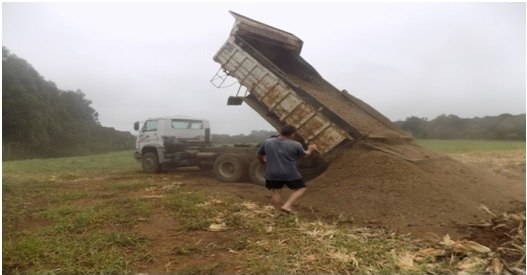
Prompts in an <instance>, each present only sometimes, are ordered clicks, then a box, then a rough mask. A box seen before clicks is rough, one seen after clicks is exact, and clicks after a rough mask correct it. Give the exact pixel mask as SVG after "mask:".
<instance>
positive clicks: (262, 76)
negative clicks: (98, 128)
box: [135, 11, 413, 184]
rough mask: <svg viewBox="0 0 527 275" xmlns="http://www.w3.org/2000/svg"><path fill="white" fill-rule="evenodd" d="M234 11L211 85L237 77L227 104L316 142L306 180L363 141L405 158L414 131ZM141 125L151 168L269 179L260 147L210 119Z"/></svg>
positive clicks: (288, 37) (297, 46)
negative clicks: (226, 133) (218, 129)
mask: <svg viewBox="0 0 527 275" xmlns="http://www.w3.org/2000/svg"><path fill="white" fill-rule="evenodd" d="M230 13H231V14H232V15H233V16H234V18H235V22H234V26H233V28H232V30H231V32H230V35H229V37H228V39H227V41H226V42H225V43H224V44H223V45H222V46H221V47H220V49H219V51H218V52H217V53H216V54H215V55H214V57H213V60H214V61H216V62H217V63H219V64H220V68H219V69H218V72H217V73H216V74H215V75H214V76H213V78H212V79H211V83H212V84H213V85H214V86H216V87H222V86H224V85H225V83H226V82H228V81H227V79H228V78H229V77H232V78H235V79H236V80H237V81H238V82H239V84H240V86H239V89H238V91H237V93H236V95H234V96H230V97H229V98H228V99H227V105H241V104H242V103H246V104H247V105H249V106H250V107H251V108H252V109H254V110H255V111H256V112H257V113H258V114H259V115H260V116H262V117H263V118H264V119H265V120H266V121H267V122H269V124H271V125H272V126H273V127H274V128H276V129H279V128H281V127H282V126H284V125H286V124H289V125H293V126H295V127H296V128H297V135H296V136H295V138H296V139H297V141H299V142H300V143H302V144H303V145H307V144H309V143H315V144H317V145H318V150H317V152H316V153H315V154H313V155H312V156H310V157H309V158H306V159H302V160H301V161H300V162H299V168H300V172H301V173H302V175H303V176H304V177H305V178H306V179H309V178H313V177H316V176H317V175H318V174H320V173H322V172H323V171H324V169H325V168H326V167H327V165H328V163H329V162H330V161H331V160H333V159H334V158H336V157H338V155H339V154H340V153H341V152H342V151H344V150H343V149H348V148H350V147H351V146H353V145H354V144H355V143H357V142H361V143H362V144H364V145H367V146H369V147H370V148H372V149H376V150H381V151H384V152H388V153H391V154H394V155H397V156H400V157H402V158H405V156H404V154H402V152H398V151H397V150H394V148H396V146H394V144H397V143H402V144H405V143H408V142H409V141H411V140H412V138H411V136H410V135H409V134H407V133H405V132H403V131H401V130H400V129H399V128H398V127H397V126H396V125H395V124H394V123H392V122H391V121H390V120H389V119H388V118H386V117H385V116H383V115H382V114H381V113H379V112H378V111H376V110H375V109H374V108H373V107H371V106H370V105H368V104H366V103H365V102H363V101H361V100H360V99H358V98H356V97H354V96H352V95H351V94H350V93H348V92H347V91H346V90H338V89H337V88H335V87H334V86H333V85H331V84H330V83H329V82H328V81H326V80H325V79H324V78H323V77H322V76H321V75H320V74H319V73H318V72H317V71H316V70H315V69H314V68H313V67H312V66H311V65H310V64H309V63H308V62H307V61H305V60H304V59H303V58H302V57H301V56H300V53H301V50H302V46H303V41H302V40H300V39H299V38H298V37H296V36H295V35H293V34H291V33H289V32H286V31H283V30H280V29H277V28H275V27H272V26H269V25H266V24H264V23H261V22H258V21H256V20H253V19H251V18H248V17H245V16H243V15H240V14H237V13H235V12H232V11H231V12H230ZM229 85H230V83H229ZM242 88H244V89H242ZM135 129H136V130H138V131H139V132H138V137H137V144H136V145H137V146H136V148H137V150H136V152H135V158H136V159H137V160H138V161H140V162H141V163H142V167H143V170H145V171H146V172H159V171H160V170H161V169H162V168H163V167H164V166H167V165H171V166H175V167H185V166H198V167H200V168H202V169H212V170H213V171H214V174H215V176H216V177H217V178H218V179H219V180H221V181H227V182H234V181H244V180H246V179H247V178H250V180H251V181H252V182H254V183H257V184H263V183H264V181H265V179H264V170H263V167H262V165H261V164H260V163H259V162H258V161H257V160H256V159H255V156H256V150H257V148H258V145H256V146H249V147H248V146H217V145H215V144H214V143H213V142H212V140H211V138H210V127H209V123H208V121H207V120H204V119H195V118H182V117H165V118H154V119H148V120H146V121H145V122H143V127H142V128H141V129H140V127H139V122H136V125H135ZM385 144H390V146H383V145H385ZM405 149H406V148H405ZM406 159H407V160H410V161H413V160H412V159H408V158H406Z"/></svg>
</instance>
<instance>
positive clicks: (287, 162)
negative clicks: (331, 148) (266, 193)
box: [258, 125, 317, 213]
mask: <svg viewBox="0 0 527 275" xmlns="http://www.w3.org/2000/svg"><path fill="white" fill-rule="evenodd" d="M295 133H296V128H295V127H294V126H291V125H285V126H284V127H282V128H281V129H280V136H278V137H274V138H269V139H266V140H265V141H264V142H263V144H262V145H261V146H260V148H259V150H258V160H260V162H261V163H262V165H264V166H265V186H266V187H267V188H268V189H270V190H272V192H273V193H272V197H271V202H272V204H273V206H274V207H275V208H276V210H277V211H283V212H286V213H291V211H292V210H293V209H292V207H293V205H294V204H295V202H296V201H297V200H298V199H299V198H300V197H301V196H302V195H303V194H304V192H305V191H306V185H305V183H304V180H303V179H302V175H300V172H299V171H298V168H297V160H299V159H300V158H302V157H304V156H309V155H311V154H312V153H313V151H314V150H317V145H316V144H311V145H309V146H308V149H307V150H304V148H303V147H302V144H300V142H298V141H295V140H293V139H292V138H293V135H294V134H295ZM284 185H286V186H287V187H288V188H289V189H291V190H293V193H291V195H290V196H289V198H288V199H287V201H286V202H285V203H284V204H283V205H281V196H282V188H283V187H284Z"/></svg>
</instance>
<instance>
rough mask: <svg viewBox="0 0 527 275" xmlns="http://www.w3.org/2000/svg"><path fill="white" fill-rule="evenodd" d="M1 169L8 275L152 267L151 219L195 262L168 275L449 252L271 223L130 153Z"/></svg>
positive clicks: (363, 231)
mask: <svg viewBox="0 0 527 275" xmlns="http://www.w3.org/2000/svg"><path fill="white" fill-rule="evenodd" d="M417 143H418V144H421V145H423V146H425V147H428V148H431V149H434V150H438V151H442V152H445V153H465V152H472V151H478V152H492V151H508V150H525V142H489V141H437V140H418V141H417ZM3 168H4V169H3V172H4V173H3V175H2V179H3V181H2V188H3V189H2V193H3V196H2V206H3V207H2V213H3V219H2V225H3V235H2V240H3V243H2V251H3V253H2V270H3V271H4V272H5V273H7V274H28V273H29V274H95V273H100V274H134V273H137V272H138V270H139V269H140V268H141V267H144V266H148V265H150V264H152V263H156V260H157V259H156V253H155V252H156V249H157V247H156V246H155V244H154V243H155V240H153V239H152V237H149V236H147V235H145V234H146V233H145V234H142V233H140V232H144V231H138V230H137V228H138V226H140V225H143V226H144V225H145V224H144V223H145V222H146V223H148V222H149V220H150V219H151V218H152V217H154V216H153V214H154V213H156V214H160V213H162V214H167V215H166V216H167V217H171V219H173V221H171V224H170V232H167V234H168V235H169V236H171V237H173V236H177V239H178V240H179V242H178V243H179V245H174V246H173V247H169V251H165V252H164V253H168V254H169V257H170V259H171V260H173V261H174V263H177V262H178V261H185V260H187V259H191V260H192V262H193V264H191V265H184V266H183V267H181V268H180V269H174V270H171V271H170V273H172V274H217V273H233V272H234V270H232V267H230V268H231V269H227V270H225V269H226V268H229V266H232V264H231V263H235V264H236V270H235V271H236V272H238V273H242V274H298V273H301V274H330V273H334V274H346V273H356V274H394V273H398V274H407V273H412V272H409V271H407V270H405V269H402V268H401V267H400V266H399V265H398V260H400V256H401V255H404V253H414V254H415V253H417V250H419V249H420V248H423V247H429V246H433V247H439V248H441V249H446V248H444V247H442V246H439V245H438V244H437V243H435V244H431V243H429V242H424V241H421V240H415V239H411V238H410V237H409V236H406V235H400V234H396V233H393V232H389V231H385V230H380V229H373V228H358V227H356V226H355V225H350V224H349V223H347V222H342V223H339V221H337V222H334V223H328V222H325V221H314V222H313V221H307V220H304V219H303V218H302V216H300V217H297V216H296V215H288V216H281V217H278V218H274V217H273V214H274V213H273V210H272V209H270V208H269V207H265V206H261V205H257V204H255V203H248V202H244V201H241V199H240V198H239V197H234V196H228V195H225V194H214V193H209V192H205V191H203V186H201V185H200V186H192V183H193V182H195V179H193V178H192V177H193V176H190V180H189V179H188V178H186V176H185V175H184V173H178V174H170V173H168V174H161V175H149V174H144V173H141V172H139V170H140V166H139V164H138V163H136V161H135V160H134V159H133V157H132V154H131V152H115V153H108V154H101V155H94V156H83V157H77V158H59V159H47V160H23V161H9V162H3ZM175 183H178V184H175ZM152 195H153V197H152ZM149 196H151V197H149ZM163 216H164V215H163ZM142 223H143V224H142ZM211 224H225V226H226V231H224V232H208V231H207V230H208V229H209V226H210V225H211ZM172 230H173V231H172ZM156 234H157V233H156ZM202 240H203V241H202ZM157 253H160V252H159V251H158V252H157ZM449 253H450V251H449ZM214 255H220V257H219V258H215V257H214ZM454 256H455V257H454ZM464 256H466V255H463V254H462V253H459V252H456V253H453V254H451V255H450V254H448V256H445V257H444V258H442V257H438V258H431V259H428V258H427V259H424V260H423V259H420V260H419V261H418V260H417V258H416V261H415V263H414V264H415V268H417V269H418V270H421V273H426V272H429V273H430V274H434V273H435V274H451V273H455V272H457V271H458V270H456V263H457V262H459V260H460V259H461V258H462V257H464ZM162 264H165V263H162Z"/></svg>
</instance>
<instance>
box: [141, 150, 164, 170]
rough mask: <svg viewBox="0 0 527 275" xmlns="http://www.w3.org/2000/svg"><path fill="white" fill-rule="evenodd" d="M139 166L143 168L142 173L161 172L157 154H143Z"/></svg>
mask: <svg viewBox="0 0 527 275" xmlns="http://www.w3.org/2000/svg"><path fill="white" fill-rule="evenodd" d="M141 165H142V166H143V171H145V172H147V173H159V172H161V165H159V160H158V159H157V154H156V153H154V152H148V153H146V154H144V155H143V158H142V159H141Z"/></svg>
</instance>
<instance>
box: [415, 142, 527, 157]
mask: <svg viewBox="0 0 527 275" xmlns="http://www.w3.org/2000/svg"><path fill="white" fill-rule="evenodd" d="M415 142H416V143H417V144H419V145H421V146H423V147H426V148H429V149H432V150H435V151H438V152H442V153H447V154H452V153H470V152H480V153H481V152H498V151H515V150H524V151H525V141H494V140H437V139H418V140H416V141H415Z"/></svg>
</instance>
